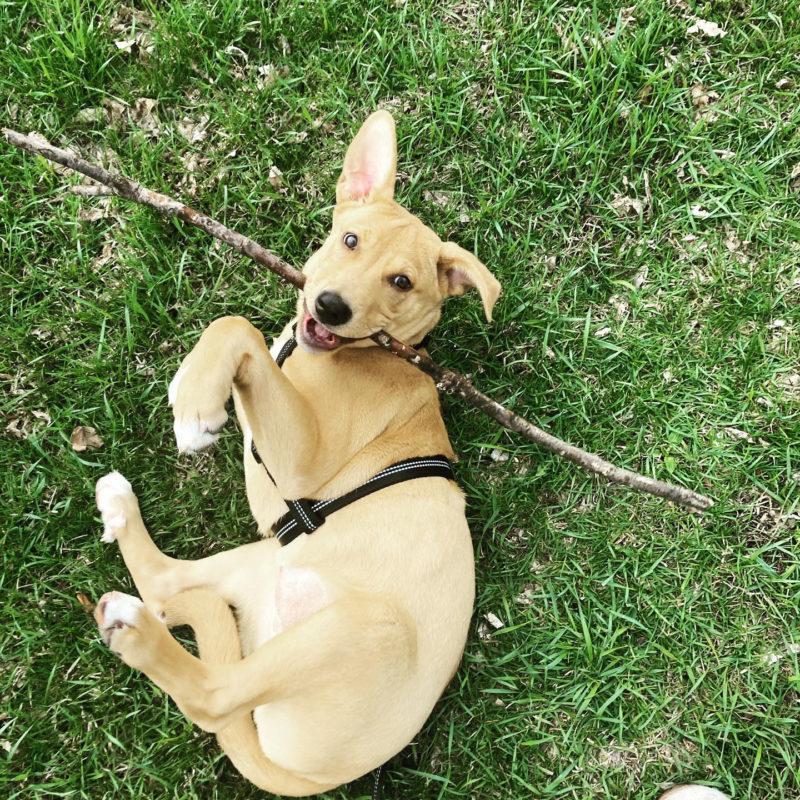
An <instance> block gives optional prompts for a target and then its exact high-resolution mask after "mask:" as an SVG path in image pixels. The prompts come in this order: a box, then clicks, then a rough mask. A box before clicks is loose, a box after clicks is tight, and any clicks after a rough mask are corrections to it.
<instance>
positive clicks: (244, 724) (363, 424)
mask: <svg viewBox="0 0 800 800" xmlns="http://www.w3.org/2000/svg"><path fill="white" fill-rule="evenodd" d="M395 168H396V141H395V131H394V122H393V120H392V118H391V116H390V115H389V114H387V113H386V112H377V113H375V114H373V115H372V116H371V117H370V118H369V119H368V120H367V121H366V122H365V123H364V125H363V127H362V128H361V130H360V131H359V133H358V135H357V136H356V138H355V140H354V141H353V143H352V145H351V146H350V148H349V150H348V152H347V156H346V159H345V164H344V169H343V171H342V175H341V178H340V179H339V183H338V186H337V193H336V196H337V204H336V209H335V211H334V215H333V227H332V230H331V233H330V236H329V237H328V239H327V240H326V241H325V243H324V244H323V245H322V247H321V248H320V249H319V250H318V251H317V252H316V253H315V254H314V255H313V256H312V257H311V258H310V259H309V261H308V263H307V264H306V266H305V270H304V271H305V274H306V275H307V276H308V281H307V283H306V286H305V290H304V291H303V292H302V293H301V295H300V298H299V301H298V306H297V318H296V321H295V322H296V336H297V341H298V343H299V347H298V348H297V350H296V351H295V352H294V354H293V355H292V356H291V357H290V358H289V359H288V360H287V361H286V363H285V366H284V367H283V369H280V368H279V367H278V366H277V364H276V362H275V360H274V358H273V356H272V355H270V351H269V350H268V348H267V345H266V344H265V342H264V338H263V336H262V335H261V333H260V332H259V331H258V330H256V329H255V328H254V327H253V326H252V325H250V324H249V323H248V322H246V321H245V320H244V319H241V318H239V317H226V318H223V319H220V320H217V321H216V322H214V323H213V324H212V325H210V326H209V327H208V328H207V330H206V331H205V332H204V333H203V335H202V336H201V338H200V340H199V342H198V343H197V345H196V346H195V348H194V350H192V352H191V353H190V354H189V356H187V358H186V359H185V360H184V362H183V364H182V365H181V367H180V369H179V371H178V373H177V375H176V376H175V379H174V380H173V382H172V384H171V386H170V402H171V403H172V405H173V409H174V415H175V434H176V438H177V442H178V446H179V448H180V449H181V450H182V451H194V450H198V449H201V448H203V447H206V446H208V445H210V444H212V443H213V442H214V441H215V439H216V437H217V433H216V432H217V431H218V430H219V428H220V427H221V426H222V425H223V424H224V423H225V421H226V419H227V414H226V412H225V403H226V401H227V400H228V398H229V396H230V395H231V392H233V396H234V401H235V408H236V414H237V417H238V420H239V423H240V425H241V427H242V429H243V432H244V441H245V475H246V482H247V496H248V499H249V502H250V507H251V509H252V512H253V515H254V517H255V519H256V521H257V523H258V527H259V530H260V532H261V533H262V534H263V535H264V536H265V537H268V538H265V539H264V540H262V541H258V542H254V543H252V544H249V545H245V546H244V547H239V548H237V549H235V550H230V551H228V552H224V553H221V554H219V555H215V556H211V557H210V558H206V559H202V560H200V561H177V560H175V559H171V558H168V557H167V556H165V555H164V554H163V553H161V552H160V551H159V550H158V549H157V548H156V546H155V545H154V544H153V542H152V540H151V539H150V536H149V534H148V533H147V530H146V529H145V527H144V523H143V522H142V518H141V515H140V513H139V507H138V502H137V500H136V497H135V495H134V494H133V493H132V491H131V486H130V484H129V483H128V482H127V481H126V480H125V479H124V478H123V477H122V476H121V475H120V474H119V473H111V474H110V475H107V476H106V477H104V478H101V480H100V481H99V482H98V485H97V505H98V507H99V509H100V511H101V513H102V516H103V521H104V523H105V526H106V529H105V533H104V537H103V538H104V539H105V540H106V541H113V540H116V541H118V543H119V546H120V549H121V551H122V555H123V558H124V559H125V563H126V565H127V567H128V569H129V570H130V573H131V575H132V577H133V580H134V582H135V583H136V587H137V589H138V590H139V592H140V594H141V597H142V600H143V601H144V602H142V600H139V599H137V598H134V597H130V596H128V595H122V594H119V593H116V592H112V593H110V594H107V595H105V596H104V597H103V598H102V599H101V601H100V602H99V604H98V606H97V611H96V618H97V622H98V625H99V627H100V630H101V632H102V634H103V636H104V638H105V640H106V641H107V642H108V644H109V645H110V647H111V649H112V650H113V651H114V652H116V653H117V654H118V655H119V656H120V657H121V658H122V659H123V660H124V661H125V662H126V663H127V664H130V665H131V666H132V667H134V668H136V669H139V670H142V671H143V672H144V673H145V674H146V675H148V676H149V677H150V678H151V680H153V681H154V682H155V683H156V684H158V685H159V686H160V687H161V688H162V689H164V690H165V691H166V692H168V693H169V695H170V696H171V697H172V698H173V699H174V701H175V702H176V703H177V705H178V707H179V708H180V709H181V710H182V711H183V712H184V713H185V714H186V716H187V717H189V718H190V719H191V720H193V721H194V722H196V723H197V724H198V725H200V726H201V727H202V728H203V729H205V730H208V731H214V732H216V733H217V736H218V738H219V740H220V743H221V745H222V747H223V749H224V750H225V752H226V753H227V754H228V756H229V757H230V759H231V760H232V761H233V763H234V764H235V765H236V766H237V768H238V769H239V770H240V771H241V772H242V774H243V775H245V776H246V777H247V778H248V779H249V780H251V781H252V782H253V783H255V784H257V785H258V786H260V787H262V788H264V789H268V790H269V791H272V792H275V793H277V794H284V795H295V796H297V795H307V794H314V793H318V792H323V791H326V790H328V789H331V788H333V787H335V786H337V785H339V784H341V783H344V782H347V781H350V780H353V779H354V778H357V777H359V776H360V775H363V774H364V773H366V772H368V771H369V770H371V769H373V768H375V767H377V766H378V765H380V764H382V763H383V762H385V761H386V760H387V759H388V758H390V757H391V756H392V755H394V754H395V753H397V752H398V751H399V750H401V749H402V748H403V747H404V746H405V745H406V744H407V743H408V742H409V741H410V740H411V739H412V737H413V736H414V735H415V734H416V733H417V731H419V729H420V728H421V727H422V725H423V723H424V722H425V720H426V718H427V717H428V715H429V714H430V712H431V709H432V708H433V706H434V704H435V703H436V701H437V699H438V698H439V696H440V695H441V693H442V691H443V689H444V688H445V686H446V684H447V683H448V681H449V680H450V679H451V677H452V676H453V673H454V672H455V670H456V668H457V667H458V663H459V661H460V658H461V654H462V651H463V648H464V643H465V640H466V636H467V628H468V625H469V620H470V616H471V614H472V604H473V599H474V563H473V553H472V544H471V541H470V534H469V530H468V528H467V523H466V520H465V516H464V499H463V496H462V494H461V492H460V491H459V489H458V487H457V486H456V485H455V484H454V483H453V482H451V481H448V480H447V479H445V478H444V477H426V478H420V479H416V480H410V481H406V482H404V483H400V484H397V485H394V486H390V487H388V488H384V489H382V490H381V491H378V492H376V493H374V494H371V495H369V496H368V497H364V498H362V499H359V500H357V501H356V502H354V503H352V504H351V505H348V506H347V507H345V508H343V509H341V510H339V511H337V512H336V513H335V514H332V515H331V516H330V517H329V518H328V519H327V521H326V522H325V524H324V525H323V526H322V528H321V529H320V530H318V531H316V532H314V533H313V534H312V535H304V536H299V537H298V538H297V539H295V540H294V541H293V542H292V543H291V544H290V545H288V546H286V547H281V546H280V544H279V542H278V541H276V539H275V537H270V528H271V526H272V525H273V524H274V523H275V521H276V520H277V519H278V518H279V517H281V516H282V515H283V514H284V513H285V512H286V510H287V505H286V503H285V502H284V499H283V498H286V499H289V500H292V499H298V498H304V497H306V498H308V497H310V498H333V497H337V496H339V495H341V494H343V493H345V492H347V491H349V490H351V489H353V488H354V487H357V486H360V485H361V484H363V483H364V482H365V481H366V480H368V479H369V478H370V477H372V476H373V475H375V474H376V473H377V472H379V471H380V470H382V469H384V468H386V467H388V466H389V465H391V464H394V463H396V462H398V461H400V460H403V459H407V458H410V457H418V456H433V455H436V454H443V455H445V456H451V455H452V451H451V447H450V443H449V441H448V438H447V433H446V431H445V427H444V423H443V422H442V418H441V415H440V410H439V400H438V397H437V393H436V388H435V386H434V384H433V382H432V381H431V379H430V378H428V377H426V376H425V375H424V374H423V373H421V372H419V371H418V370H417V369H415V368H414V367H412V366H410V365H409V364H407V363H405V362H403V361H400V360H398V359H396V358H394V357H393V356H392V355H390V354H388V353H386V352H384V351H382V350H381V349H380V348H379V347H377V346H376V345H374V344H373V343H372V342H371V341H370V340H368V339H367V340H364V338H363V337H367V336H369V335H370V334H372V333H374V332H375V331H377V330H380V329H383V330H386V331H388V332H389V333H391V334H392V335H394V336H396V337H397V338H399V339H402V340H404V341H407V342H410V343H417V342H419V341H421V340H422V338H423V337H424V336H425V334H427V333H428V332H429V331H430V330H431V329H432V328H433V327H434V326H435V325H436V323H437V322H438V320H439V316H440V309H441V305H442V302H443V300H444V299H445V298H446V297H448V296H449V295H458V294H462V293H463V292H464V291H465V290H466V289H468V288H470V287H475V288H477V290H478V292H479V293H480V296H481V299H482V301H483V306H484V309H485V312H486V316H487V317H489V318H490V317H491V312H492V307H493V306H494V303H495V301H496V300H497V297H498V295H499V293H500V285H499V283H498V282H497V281H496V280H495V278H494V277H493V276H492V275H491V274H490V272H489V271H488V270H487V269H486V267H485V266H484V265H483V264H481V262H480V261H478V260H477V259H476V258H475V257H474V256H473V255H471V254H470V253H468V252H467V251H465V250H463V249H462V248H461V247H459V246H458V245H456V244H453V243H451V242H444V243H443V242H442V241H441V240H440V239H439V237H438V236H437V235H436V234H435V233H433V231H431V230H430V229H429V228H427V227H426V226H425V225H423V224H422V223H421V222H420V221H419V220H418V219H417V218H416V217H414V216H412V215H411V214H409V213H408V212H407V211H405V210H404V209H402V208H401V207H400V206H399V205H397V204H396V203H395V201H394V184H395ZM295 322H293V323H291V324H290V325H288V326H287V327H286V329H285V330H284V332H283V334H282V335H281V337H279V339H278V341H277V342H276V347H275V348H273V353H276V352H277V349H278V348H280V346H281V345H282V344H283V342H284V341H285V340H287V339H288V338H289V337H290V336H291V332H292V327H293V325H294V324H295ZM352 340H356V341H352ZM253 442H254V443H255V445H256V446H257V452H258V453H259V454H260V457H261V458H262V459H263V464H259V463H257V462H256V460H255V459H254V457H253V455H252V454H251V449H250V448H251V443H253ZM265 467H266V469H265ZM267 470H268V471H269V475H271V476H272V478H274V481H275V484H273V483H272V481H271V480H270V477H269V475H268V473H267ZM229 607H233V608H234V609H235V610H236V620H235V621H234V617H233V615H232V613H231V611H230V608H229ZM162 620H163V621H162ZM165 623H166V624H165ZM237 623H238V630H237ZM174 624H189V625H191V626H192V627H193V629H194V631H195V635H196V636H197V639H198V645H199V649H200V655H201V659H197V658H195V657H194V656H192V655H191V654H190V653H188V652H187V651H186V650H184V649H183V647H181V646H180V645H179V644H178V642H177V641H176V640H175V639H174V638H173V637H172V636H171V635H170V633H169V631H168V628H167V626H168V625H174ZM241 656H244V657H243V658H242V657H241ZM253 721H255V725H254V724H253Z"/></svg>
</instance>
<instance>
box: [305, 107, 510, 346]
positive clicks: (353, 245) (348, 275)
mask: <svg viewBox="0 0 800 800" xmlns="http://www.w3.org/2000/svg"><path fill="white" fill-rule="evenodd" d="M396 168H397V140H396V137H395V130H394V120H393V119H392V116H391V114H389V113H388V112H386V111H376V112H375V113H374V114H372V115H371V116H370V117H369V118H368V119H367V121H366V122H365V123H364V124H363V125H362V127H361V130H360V131H359V132H358V135H357V136H356V138H355V139H354V140H353V143H352V144H351V145H350V147H349V149H348V151H347V155H346V157H345V160H344V168H343V169H342V174H341V177H340V178H339V183H338V184H337V187H336V208H335V209H334V212H333V227H332V229H331V232H330V235H329V236H328V238H327V239H326V240H325V242H324V243H323V245H322V247H320V249H319V250H317V251H316V253H314V255H313V256H311V258H310V259H309V260H308V262H307V264H306V266H305V268H304V270H303V271H304V272H305V274H306V277H307V280H306V285H305V288H304V290H303V292H302V293H301V295H300V301H299V307H298V312H299V317H298V326H297V338H298V341H299V343H300V344H301V345H302V346H303V347H304V348H305V349H306V350H310V351H314V352H321V351H325V350H334V349H336V348H337V347H339V346H340V345H341V344H344V343H346V342H347V341H348V340H351V339H363V338H364V337H368V336H370V335H371V334H373V333H375V332H377V331H379V330H385V331H387V333H390V334H391V335H392V336H394V337H396V338H397V339H401V340H402V341H405V342H408V343H409V344H416V343H417V342H419V341H421V340H422V338H423V337H424V336H425V334H427V333H428V331H430V330H431V329H432V328H433V327H434V326H435V325H436V323H437V322H438V321H439V316H440V314H441V306H442V302H443V301H444V299H445V298H446V297H449V296H451V295H460V294H463V293H464V292H465V291H466V290H467V289H470V288H475V289H477V290H478V292H479V293H480V295H481V299H482V301H483V308H484V311H485V312H486V318H487V319H489V320H491V317H492V308H493V307H494V304H495V301H496V300H497V298H498V296H499V294H500V284H499V283H498V281H497V280H496V278H495V277H494V276H493V275H492V273H491V272H489V270H488V269H486V267H485V266H484V265H483V264H482V263H481V262H480V261H478V259H477V258H475V256H474V255H472V253H469V252H467V251H466V250H464V249H463V248H461V247H459V246H458V245H457V244H455V243H454V242H442V240H441V239H440V238H439V237H438V236H437V235H436V234H435V233H434V232H433V231H432V230H431V229H430V228H428V227H427V226H426V225H423V224H422V222H420V221H419V220H418V219H417V218H416V217H415V216H413V215H412V214H410V213H409V212H408V211H406V210H405V209H404V208H402V207H401V206H399V205H398V204H397V203H396V202H395V200H394V184H395V172H396Z"/></svg>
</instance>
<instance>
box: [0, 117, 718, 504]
mask: <svg viewBox="0 0 800 800" xmlns="http://www.w3.org/2000/svg"><path fill="white" fill-rule="evenodd" d="M3 135H4V136H5V138H6V140H7V141H8V142H9V143H11V144H13V145H15V146H16V147H20V148H22V149H23V150H27V151H28V152H29V153H34V154H36V155H40V156H43V157H44V158H46V159H48V160H50V161H53V162H55V163H57V164H60V165H61V166H63V167H67V168H68V169H71V170H74V171H75V172H80V173H81V174H82V175H86V176H88V177H90V178H92V179H93V180H95V181H97V182H98V183H101V184H103V185H104V186H107V187H109V188H110V189H111V190H112V191H113V193H114V194H117V195H119V196H120V197H124V198H126V199H128V200H133V201H134V202H136V203H141V204H142V205H146V206H150V207H151V208H154V209H155V210H156V211H158V212H160V213H161V214H164V215H165V216H171V217H178V219H181V220H183V221H184V222H187V223H188V224H190V225H194V226H195V227H196V228H200V230H203V231H205V232H206V233H209V234H211V235H212V236H215V237H216V238H217V239H220V240H221V241H223V242H225V243H226V244H228V245H230V246H231V247H232V248H233V249H234V250H236V251H238V252H239V253H243V254H244V255H246V256H248V257H249V258H251V259H253V261H255V262H256V263H257V264H261V265H262V266H265V267H267V269H269V270H271V271H272V272H274V273H275V274H276V275H279V276H280V277H281V278H283V279H284V280H285V281H288V282H289V283H291V284H292V285H293V286H296V287H297V288H298V289H302V288H303V284H304V283H305V275H303V273H302V272H300V271H298V270H296V269H294V267H291V266H289V264H287V263H286V262H285V261H283V260H282V259H281V258H279V257H278V256H276V255H275V254H274V253H271V252H270V251H269V250H265V249H264V248H263V247H261V245H259V244H256V242H254V241H253V240H252V239H249V238H248V237H247V236H242V235H241V234H240V233H236V232H235V231H232V230H231V229H230V228H228V227H226V226H225V225H223V224H222V223H221V222H217V220H215V219H212V218H211V217H208V216H206V215H205V214H201V213H200V212H199V211H195V210H194V209H193V208H190V207H189V206H187V205H184V204H183V203H180V202H178V201H177V200H173V199H172V198H171V197H167V195H164V194H160V193H159V192H154V191H152V190H151V189H147V188H145V187H144V186H142V185H141V184H139V183H137V182H136V181H132V180H130V179H129V178H126V177H125V176H124V175H119V174H116V173H112V172H108V171H107V170H105V169H103V168H102V167H99V166H97V165H96V164H91V163H89V162H88V161H84V160H83V159H82V158H80V157H78V156H77V155H75V154H74V153H72V152H70V151H68V150H62V149H61V148H58V147H54V146H53V145H51V144H49V143H48V142H46V141H44V140H43V139H42V138H41V137H40V136H35V135H30V136H25V135H24V134H21V133H18V132H17V131H13V130H9V129H8V128H3ZM371 338H372V339H373V340H374V341H375V343H376V344H378V345H380V346H381V347H382V348H384V350H388V351H389V352H390V353H392V354H393V355H395V356H397V357H399V358H402V359H404V360H406V361H408V362H409V363H411V364H413V365H414V366H415V367H417V368H418V369H420V370H422V371H423V372H424V373H425V374H426V375H430V377H431V378H433V380H434V381H435V382H436V385H437V387H438V388H439V390H440V391H443V392H447V393H448V394H453V395H457V396H458V397H461V398H463V399H464V400H465V401H466V402H467V403H469V405H471V406H474V407H475V408H477V409H479V410H480V411H482V412H483V413H484V414H487V415H488V416H489V417H491V418H492V419H493V420H495V422H498V423H499V424H500V425H502V426H503V427H504V428H508V429H509V430H511V431H514V432H515V433H518V434H520V436H523V437H524V438H526V439H529V440H530V441H532V442H534V443H536V444H538V445H541V446H542V447H544V448H545V449H547V450H549V451H550V452H552V453H555V454H556V455H559V456H562V457H563V458H566V459H567V460H568V461H572V462H573V463H574V464H577V465H578V466H579V467H582V468H583V469H585V470H587V471H588V472H593V473H595V474H596V475H600V476H601V477H603V478H605V479H606V480H607V481H610V482H611V483H617V484H621V485H623V486H628V487H630V488H631V489H637V490H638V491H641V492H647V493H648V494H652V495H655V496H656V497H661V498H664V499H665V500H670V501H672V502H673V503H676V504H678V505H681V506H684V507H686V508H688V509H690V510H692V511H695V512H702V511H705V510H706V509H708V508H710V507H711V506H712V505H713V501H712V500H711V498H709V497H706V496H704V495H701V494H698V493H697V492H693V491H691V490H690V489H685V488H684V487H682V486H676V485H674V484H671V483H665V482H664V481H659V480H655V479H654V478H648V477H646V476H645V475H640V474H638V473H636V472H632V471H631V470H627V469H623V468H622V467H617V466H615V465H614V464H612V463H610V462H609V461H606V460H605V459H602V458H600V456H597V455H595V454H594V453H587V452H586V451H585V450H581V449H580V448H579V447H575V446H573V445H571V444H567V443H566V442H564V441H562V440H561V439H558V438H557V437H555V436H553V435H551V434H549V433H547V432H546V431H543V430H542V429H541V428H537V427H536V426H535V425H534V424H532V423H531V422H529V421H528V420H526V419H524V418H523V417H521V416H519V414H515V413H514V412H513V411H510V410H509V409H507V408H505V407H504V406H502V405H500V403H498V402H496V401H495V400H492V399H491V398H490V397H487V396H486V395H485V394H483V393H482V392H480V391H478V390H477V389H476V388H475V387H474V386H473V385H472V383H471V381H470V380H469V379H468V378H467V377H466V376H465V375H462V374H461V373H459V372H455V371H454V370H451V369H447V368H446V367H442V366H441V365H440V364H437V363H436V362H435V361H433V360H432V359H431V358H429V357H428V356H427V355H425V354H424V353H421V352H419V351H417V350H415V349H414V348H413V347H410V346H409V345H407V344H404V343H403V342H400V341H398V340H397V339H395V338H393V337H392V336H390V335H389V334H388V333H386V332H385V331H379V332H378V333H375V334H373V336H372V337H371Z"/></svg>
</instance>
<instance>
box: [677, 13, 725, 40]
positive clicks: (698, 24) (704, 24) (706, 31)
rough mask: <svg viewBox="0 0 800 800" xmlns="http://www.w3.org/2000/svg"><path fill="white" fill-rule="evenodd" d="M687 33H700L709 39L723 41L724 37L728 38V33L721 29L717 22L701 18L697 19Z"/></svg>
mask: <svg viewBox="0 0 800 800" xmlns="http://www.w3.org/2000/svg"><path fill="white" fill-rule="evenodd" d="M686 33H700V34H702V35H703V36H706V37H707V38H709V39H721V38H722V37H723V36H727V31H724V30H723V29H722V28H720V26H719V25H717V23H716V22H709V21H708V20H706V19H699V18H696V19H695V21H694V25H692V26H691V27H690V28H688V29H687V31H686Z"/></svg>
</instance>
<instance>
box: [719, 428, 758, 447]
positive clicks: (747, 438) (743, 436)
mask: <svg viewBox="0 0 800 800" xmlns="http://www.w3.org/2000/svg"><path fill="white" fill-rule="evenodd" d="M723 430H724V431H725V433H727V434H728V436H730V437H731V439H736V440H738V441H742V442H748V443H749V444H755V439H753V437H752V436H751V435H750V434H749V433H747V432H746V431H743V430H740V429H739V428H734V427H732V426H730V425H729V426H727V427H725V428H723Z"/></svg>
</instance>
